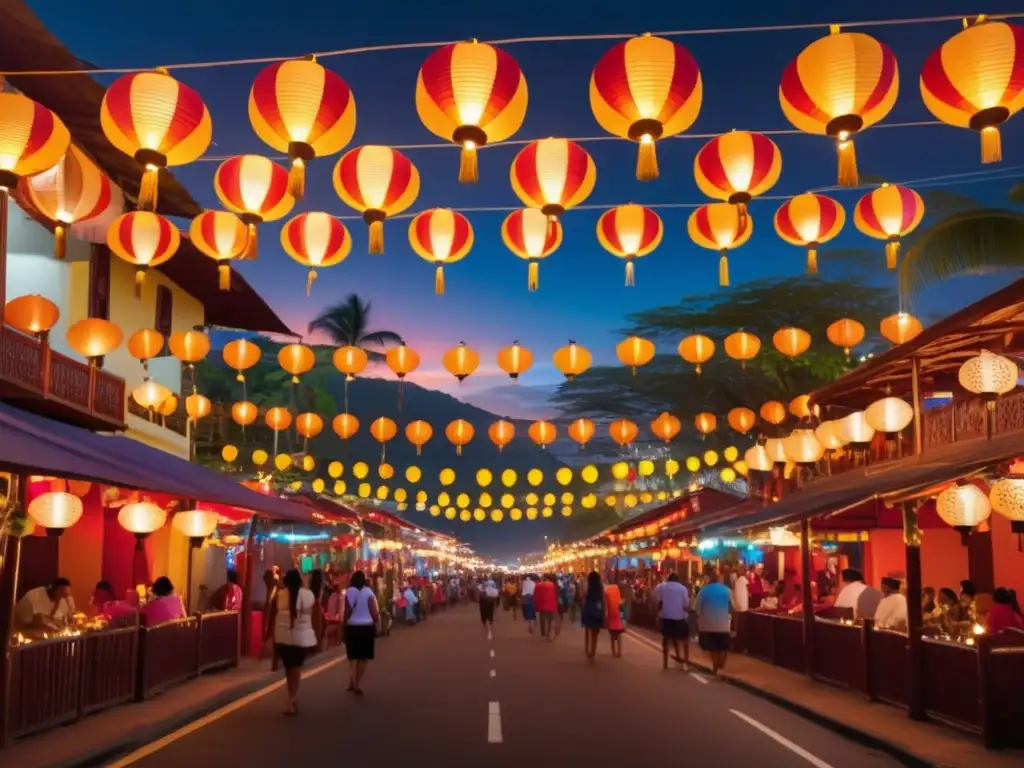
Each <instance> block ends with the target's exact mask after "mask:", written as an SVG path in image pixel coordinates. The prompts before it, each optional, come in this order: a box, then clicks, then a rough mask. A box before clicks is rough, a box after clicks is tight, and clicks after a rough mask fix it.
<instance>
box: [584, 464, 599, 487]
mask: <svg viewBox="0 0 1024 768" xmlns="http://www.w3.org/2000/svg"><path fill="white" fill-rule="evenodd" d="M580 477H582V478H583V482H584V483H589V484H593V483H596V482H597V478H598V477H599V473H598V471H597V467H595V466H594V465H593V464H587V465H586V466H585V467H584V468H583V469H581V470H580Z"/></svg>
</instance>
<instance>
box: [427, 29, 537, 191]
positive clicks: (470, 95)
mask: <svg viewBox="0 0 1024 768" xmlns="http://www.w3.org/2000/svg"><path fill="white" fill-rule="evenodd" d="M526 102H527V90H526V78H525V77H523V72H522V70H521V69H520V68H519V64H518V63H517V62H516V60H515V59H514V58H513V57H512V56H511V55H509V54H508V53H506V52H505V51H503V50H501V49H500V48H495V47H494V46H492V45H488V44H487V43H481V42H478V41H476V40H471V41H469V42H465V43H453V44H450V45H445V46H443V47H441V48H439V49H438V50H436V51H434V52H433V53H431V54H430V55H429V56H428V57H427V60H426V61H424V62H423V66H422V67H420V73H419V77H417V79H416V112H417V114H418V115H419V116H420V120H422V121H423V125H424V126H426V128H427V130H428V131H430V132H431V133H433V134H434V135H436V136H440V137H441V138H442V139H447V140H449V141H453V142H454V143H456V144H458V145H459V146H461V147H462V156H461V161H460V163H459V181H460V182H462V183H463V184H475V183H476V181H477V179H478V178H479V172H478V167H477V149H479V148H480V147H482V146H485V145H486V144H493V143H496V142H501V141H505V140H506V139H509V138H511V137H512V135H513V134H514V133H515V132H516V131H518V130H519V128H520V126H522V124H523V119H524V118H525V117H526Z"/></svg>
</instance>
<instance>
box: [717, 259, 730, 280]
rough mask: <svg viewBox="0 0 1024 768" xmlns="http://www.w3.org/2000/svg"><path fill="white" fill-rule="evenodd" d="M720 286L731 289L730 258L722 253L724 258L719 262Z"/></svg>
mask: <svg viewBox="0 0 1024 768" xmlns="http://www.w3.org/2000/svg"><path fill="white" fill-rule="evenodd" d="M718 284H719V285H720V286H722V287H723V288H728V287H729V257H728V256H726V255H725V252H724V251H723V252H722V258H720V259H719V260H718Z"/></svg>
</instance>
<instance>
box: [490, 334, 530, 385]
mask: <svg viewBox="0 0 1024 768" xmlns="http://www.w3.org/2000/svg"><path fill="white" fill-rule="evenodd" d="M532 365H533V353H532V352H530V350H528V349H526V347H521V346H519V342H518V341H513V342H512V345H511V346H509V347H502V348H501V349H500V350H498V367H499V368H501V370H503V371H504V372H505V373H507V374H508V376H509V378H510V379H518V378H519V374H521V373H524V372H525V371H527V370H528V369H529V368H530V366H532Z"/></svg>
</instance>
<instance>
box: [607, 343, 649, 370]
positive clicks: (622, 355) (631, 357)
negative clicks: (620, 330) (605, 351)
mask: <svg viewBox="0 0 1024 768" xmlns="http://www.w3.org/2000/svg"><path fill="white" fill-rule="evenodd" d="M615 354H616V355H618V357H619V362H621V363H622V364H623V365H628V366H629V367H630V368H632V369H633V375H634V376H635V375H636V369H637V368H638V367H639V366H641V365H647V363H649V362H651V360H653V359H654V343H653V342H651V341H648V340H647V339H641V338H640V337H639V336H630V337H629V338H627V339H624V340H623V341H620V342H619V343H618V344H616V345H615Z"/></svg>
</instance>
